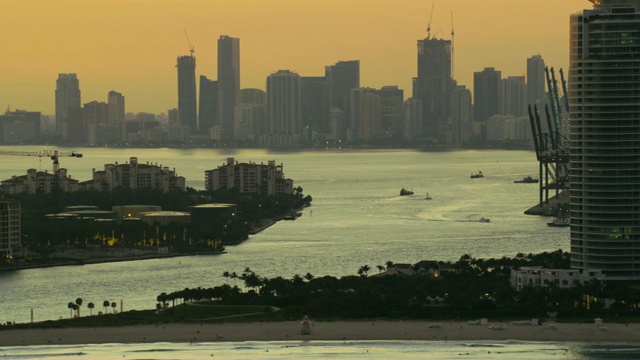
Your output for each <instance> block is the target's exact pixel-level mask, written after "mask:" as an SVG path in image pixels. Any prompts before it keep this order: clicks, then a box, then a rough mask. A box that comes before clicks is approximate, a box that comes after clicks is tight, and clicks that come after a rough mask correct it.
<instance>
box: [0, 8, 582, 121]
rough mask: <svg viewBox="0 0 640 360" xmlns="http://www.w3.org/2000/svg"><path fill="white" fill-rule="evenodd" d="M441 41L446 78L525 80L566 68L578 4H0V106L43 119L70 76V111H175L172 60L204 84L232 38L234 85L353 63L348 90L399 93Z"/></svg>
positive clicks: (250, 84) (258, 85) (315, 73)
mask: <svg viewBox="0 0 640 360" xmlns="http://www.w3.org/2000/svg"><path fill="white" fill-rule="evenodd" d="M432 6H433V18H432V21H431V34H432V36H435V37H442V38H445V39H451V14H452V13H453V21H454V30H455V39H454V57H455V60H454V63H455V66H454V71H455V72H454V77H455V78H456V79H457V80H458V83H459V84H461V85H466V86H467V88H470V89H473V73H474V72H475V71H481V70H482V69H484V68H485V67H495V68H496V69H497V70H501V71H502V75H503V77H506V76H510V75H525V73H526V59H527V58H528V57H531V56H532V55H535V54H541V55H542V57H543V58H544V59H545V62H546V64H547V65H548V66H552V67H555V68H556V69H559V68H563V69H566V70H568V42H569V40H568V38H569V34H568V31H569V26H568V24H569V16H570V14H572V13H574V12H577V11H580V10H582V9H586V8H590V7H591V4H590V3H589V2H588V1H587V0H485V1H480V0H420V1H418V0H1V1H0V34H2V35H1V36H0V38H1V39H2V41H1V42H0V47H1V49H2V55H1V56H0V69H2V70H1V71H2V80H1V81H0V107H2V109H4V108H6V106H7V105H9V106H10V107H11V109H12V110H14V109H25V110H31V111H42V112H43V113H44V114H52V113H54V91H55V80H56V78H57V76H58V73H76V74H78V78H79V79H80V89H81V90H82V103H87V102H90V101H93V100H98V101H106V98H107V93H108V92H109V91H110V90H115V91H118V92H121V93H122V94H123V95H124V96H125V97H126V106H127V109H126V110H127V112H142V111H144V112H151V113H156V114H159V113H162V112H166V110H167V109H170V108H174V107H177V84H176V82H177V80H176V69H175V63H176V57H177V56H179V55H188V53H189V44H188V42H187V38H186V36H185V29H186V31H187V33H188V35H189V39H190V41H191V43H192V44H193V46H194V47H195V56H196V61H197V67H196V76H199V75H206V76H207V77H209V78H212V79H215V78H216V66H217V64H216V55H217V39H218V37H219V36H220V35H229V36H232V37H237V38H240V59H241V83H242V87H243V88H248V87H254V88H260V89H264V88H265V83H266V77H267V76H268V75H269V74H271V73H272V72H274V71H277V70H279V69H289V70H292V71H295V72H297V73H298V74H300V75H301V76H322V75H324V67H325V66H326V65H331V64H334V63H335V62H337V61H340V60H360V85H361V86H369V87H375V88H380V87H382V86H384V85H398V86H399V87H400V88H401V89H403V90H404V91H405V98H408V97H410V96H411V78H412V77H415V76H416V57H417V55H416V41H417V40H418V39H422V38H424V37H426V28H427V23H428V22H429V18H430V14H431V9H432Z"/></svg>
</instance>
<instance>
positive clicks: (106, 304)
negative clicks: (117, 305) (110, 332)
mask: <svg viewBox="0 0 640 360" xmlns="http://www.w3.org/2000/svg"><path fill="white" fill-rule="evenodd" d="M109 305H111V303H110V302H109V300H105V301H103V302H102V306H104V313H105V314H108V313H109Z"/></svg>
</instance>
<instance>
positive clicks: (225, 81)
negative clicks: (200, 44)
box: [218, 35, 240, 140]
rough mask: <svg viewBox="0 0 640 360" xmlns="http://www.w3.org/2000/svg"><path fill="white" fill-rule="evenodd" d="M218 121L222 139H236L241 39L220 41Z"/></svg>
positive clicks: (221, 39) (222, 39)
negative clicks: (235, 126)
mask: <svg viewBox="0 0 640 360" xmlns="http://www.w3.org/2000/svg"><path fill="white" fill-rule="evenodd" d="M218 99H219V101H218V121H219V125H220V137H221V138H222V139H225V140H226V139H232V138H233V137H234V121H235V115H234V114H235V113H234V111H235V107H236V105H238V103H239V102H240V39H238V38H232V37H230V36H226V35H222V36H220V38H219V39H218Z"/></svg>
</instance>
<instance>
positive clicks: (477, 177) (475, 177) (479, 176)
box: [470, 171, 484, 179]
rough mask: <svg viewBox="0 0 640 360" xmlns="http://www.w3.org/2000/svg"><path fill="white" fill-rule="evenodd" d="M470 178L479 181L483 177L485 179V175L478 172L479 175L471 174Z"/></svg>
mask: <svg viewBox="0 0 640 360" xmlns="http://www.w3.org/2000/svg"><path fill="white" fill-rule="evenodd" d="M470 177H471V178H472V179H479V178H483V177H484V175H483V174H482V171H478V172H477V173H475V174H471V176H470Z"/></svg>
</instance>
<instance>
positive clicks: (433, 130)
mask: <svg viewBox="0 0 640 360" xmlns="http://www.w3.org/2000/svg"><path fill="white" fill-rule="evenodd" d="M453 86H454V83H453V79H452V77H451V40H444V39H436V38H431V37H427V38H425V39H422V40H418V76H417V77H416V78H414V80H413V97H414V98H417V99H419V100H421V101H422V122H423V124H422V132H423V133H422V135H423V136H426V137H434V138H444V137H445V135H446V132H447V131H448V125H447V123H448V121H449V111H450V105H449V101H450V98H451V90H452V89H453Z"/></svg>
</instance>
